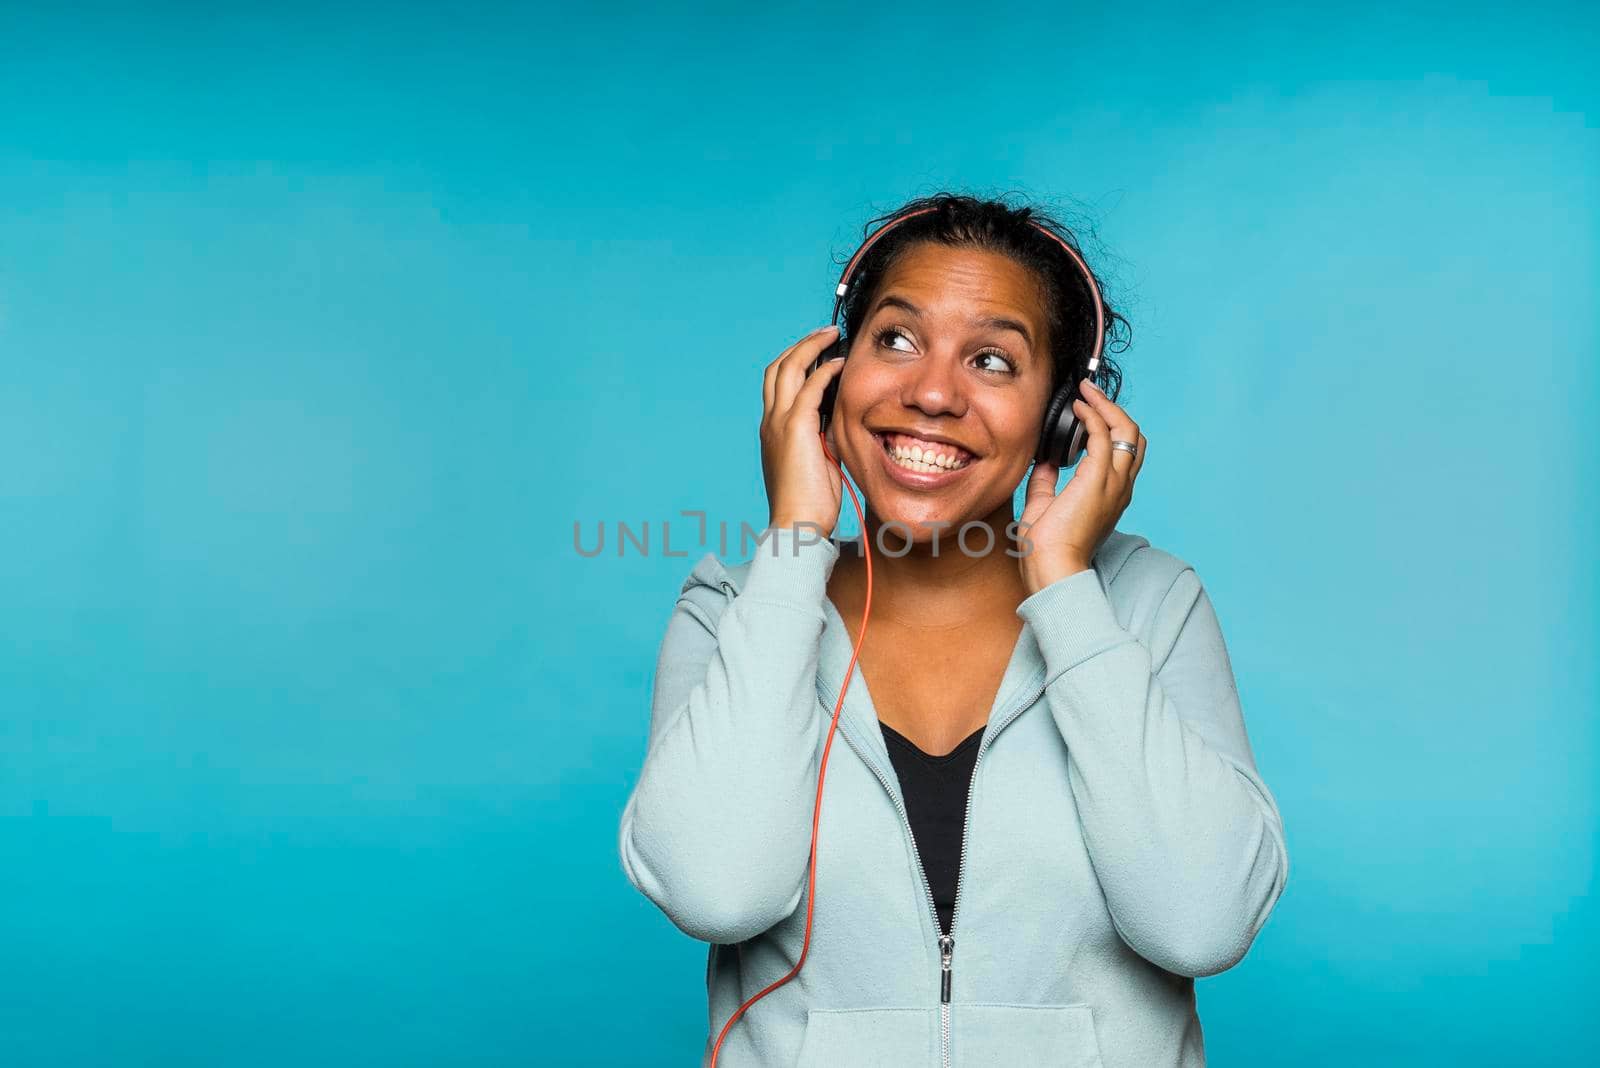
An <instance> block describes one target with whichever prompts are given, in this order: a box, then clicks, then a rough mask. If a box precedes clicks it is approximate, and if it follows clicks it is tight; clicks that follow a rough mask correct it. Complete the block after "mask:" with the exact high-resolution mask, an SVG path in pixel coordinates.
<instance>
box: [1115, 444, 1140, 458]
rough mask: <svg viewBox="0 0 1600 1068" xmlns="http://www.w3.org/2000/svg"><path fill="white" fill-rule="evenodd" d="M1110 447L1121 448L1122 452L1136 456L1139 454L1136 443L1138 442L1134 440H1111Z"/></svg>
mask: <svg viewBox="0 0 1600 1068" xmlns="http://www.w3.org/2000/svg"><path fill="white" fill-rule="evenodd" d="M1111 447H1112V448H1113V449H1121V450H1122V451H1123V452H1126V453H1129V454H1131V455H1133V456H1138V455H1139V444H1138V442H1134V441H1113V442H1112V443H1111Z"/></svg>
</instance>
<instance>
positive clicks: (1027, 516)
mask: <svg viewBox="0 0 1600 1068" xmlns="http://www.w3.org/2000/svg"><path fill="white" fill-rule="evenodd" d="M1060 480H1061V467H1060V465H1058V464H1052V463H1043V462H1040V463H1036V464H1034V465H1033V472H1032V473H1031V474H1030V475H1028V488H1027V490H1026V491H1025V493H1024V495H1023V498H1022V519H1023V520H1024V521H1025V522H1028V523H1034V522H1037V521H1038V518H1039V516H1041V515H1043V514H1044V510H1045V509H1046V508H1048V507H1050V502H1051V501H1053V500H1055V499H1056V483H1057V482H1059V481H1060Z"/></svg>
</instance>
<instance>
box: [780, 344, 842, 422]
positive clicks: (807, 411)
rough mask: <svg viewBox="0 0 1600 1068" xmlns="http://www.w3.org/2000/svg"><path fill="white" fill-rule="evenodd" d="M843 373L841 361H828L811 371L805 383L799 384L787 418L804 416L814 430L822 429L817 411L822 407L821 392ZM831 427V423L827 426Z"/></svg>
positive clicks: (819, 414)
mask: <svg viewBox="0 0 1600 1068" xmlns="http://www.w3.org/2000/svg"><path fill="white" fill-rule="evenodd" d="M843 371H844V361H843V360H829V361H828V362H827V363H825V364H823V365H822V366H821V367H818V368H817V369H816V370H815V371H812V372H811V374H810V376H808V377H807V378H806V380H805V382H804V383H802V384H801V386H800V391H799V392H798V393H796V394H795V395H794V404H792V405H791V406H790V407H789V416H788V417H789V418H791V419H793V418H796V417H798V418H801V419H805V417H806V416H810V422H812V423H814V424H815V425H816V428H817V429H818V430H820V429H821V428H822V415H821V412H820V411H819V409H820V408H821V407H822V391H823V390H825V389H827V388H828V383H829V382H832V381H833V380H834V379H835V378H836V377H838V376H839V375H840V374H841V373H843ZM832 425H833V424H832V423H830V424H829V426H830V427H831V426H832Z"/></svg>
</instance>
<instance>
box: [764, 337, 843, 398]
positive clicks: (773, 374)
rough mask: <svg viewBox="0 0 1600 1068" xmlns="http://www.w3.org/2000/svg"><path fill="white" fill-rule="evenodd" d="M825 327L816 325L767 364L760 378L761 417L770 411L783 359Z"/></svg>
mask: <svg viewBox="0 0 1600 1068" xmlns="http://www.w3.org/2000/svg"><path fill="white" fill-rule="evenodd" d="M826 329H827V327H825V326H819V327H817V328H816V329H815V330H813V331H811V333H809V334H806V335H805V337H802V338H800V340H799V341H796V342H795V343H794V344H793V345H790V346H789V347H788V348H786V349H784V350H783V351H782V352H780V353H778V355H777V356H776V357H775V358H774V359H773V361H772V362H771V363H769V364H767V369H766V371H765V372H764V373H763V375H762V378H761V405H762V417H763V418H765V416H766V413H768V412H770V411H772V398H773V395H774V393H775V389H774V385H775V383H776V382H777V381H778V368H780V367H782V366H783V361H784V360H786V359H788V358H789V354H790V353H791V352H793V351H794V350H795V348H796V347H797V346H799V345H800V344H801V343H802V342H804V341H805V340H806V338H809V337H813V336H814V335H816V334H818V333H820V332H821V331H823V330H826Z"/></svg>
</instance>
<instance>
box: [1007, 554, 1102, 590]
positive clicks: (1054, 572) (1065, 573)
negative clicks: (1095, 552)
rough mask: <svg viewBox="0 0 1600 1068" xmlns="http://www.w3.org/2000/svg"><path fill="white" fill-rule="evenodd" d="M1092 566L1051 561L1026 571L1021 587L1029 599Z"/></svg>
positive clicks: (1081, 562) (1088, 563)
mask: <svg viewBox="0 0 1600 1068" xmlns="http://www.w3.org/2000/svg"><path fill="white" fill-rule="evenodd" d="M1092 566H1093V565H1092V564H1090V562H1089V561H1087V560H1052V561H1050V563H1049V564H1048V565H1045V566H1041V567H1035V568H1030V569H1029V570H1027V571H1026V572H1025V573H1024V574H1023V585H1024V586H1025V587H1026V588H1027V590H1028V596H1030V597H1031V596H1033V595H1034V594H1036V593H1038V592H1039V591H1040V590H1042V589H1044V588H1045V587H1046V586H1049V585H1052V584H1054V583H1056V582H1060V581H1061V580H1062V579H1064V578H1071V577H1072V576H1073V575H1076V574H1078V573H1080V572H1083V571H1088V570H1090V568H1091V567H1092Z"/></svg>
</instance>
